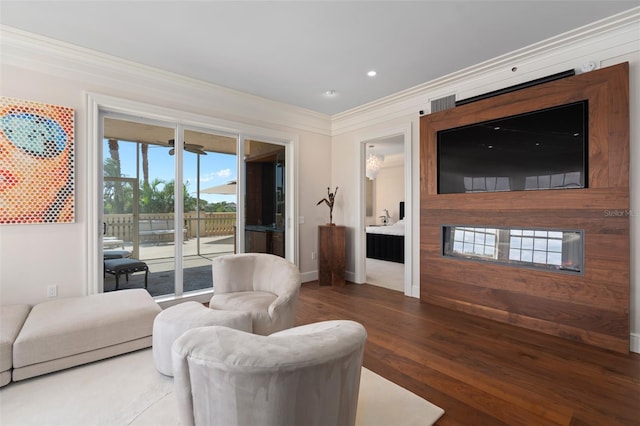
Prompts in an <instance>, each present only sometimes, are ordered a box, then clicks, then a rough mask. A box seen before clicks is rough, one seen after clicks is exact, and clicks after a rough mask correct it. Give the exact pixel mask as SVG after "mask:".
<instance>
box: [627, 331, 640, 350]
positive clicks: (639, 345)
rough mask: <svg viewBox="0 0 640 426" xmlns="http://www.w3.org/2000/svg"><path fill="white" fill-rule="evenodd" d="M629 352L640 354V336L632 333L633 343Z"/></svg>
mask: <svg viewBox="0 0 640 426" xmlns="http://www.w3.org/2000/svg"><path fill="white" fill-rule="evenodd" d="M629 350H630V351H631V352H635V353H638V354H640V334H638V333H631V342H630V344H629Z"/></svg>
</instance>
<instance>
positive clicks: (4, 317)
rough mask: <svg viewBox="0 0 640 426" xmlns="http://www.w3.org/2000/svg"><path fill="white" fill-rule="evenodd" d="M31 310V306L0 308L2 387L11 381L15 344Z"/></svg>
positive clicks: (0, 371) (0, 381) (0, 370)
mask: <svg viewBox="0 0 640 426" xmlns="http://www.w3.org/2000/svg"><path fill="white" fill-rule="evenodd" d="M30 310H31V306H29V305H5V306H0V386H4V385H6V384H7V383H9V382H10V381H11V368H12V367H13V343H14V342H15V340H16V338H17V337H18V333H19V332H20V330H21V329H22V326H23V324H24V322H25V320H26V319H27V316H28V315H29V311H30Z"/></svg>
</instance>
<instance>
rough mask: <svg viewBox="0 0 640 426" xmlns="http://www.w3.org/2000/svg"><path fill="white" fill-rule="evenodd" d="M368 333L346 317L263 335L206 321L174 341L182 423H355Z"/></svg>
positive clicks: (286, 425)
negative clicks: (207, 323) (205, 325)
mask: <svg viewBox="0 0 640 426" xmlns="http://www.w3.org/2000/svg"><path fill="white" fill-rule="evenodd" d="M366 339H367V333H366V331H365V329H364V327H363V326H362V325H360V324H358V323H357V322H353V321H346V320H338V321H324V322H319V323H315V324H309V325H304V326H300V327H295V328H290V329H287V330H284V331H281V332H278V333H274V334H271V335H269V336H258V335H255V334H251V333H247V332H245V331H241V330H234V329H231V328H227V327H221V326H211V327H200V328H195V329H191V330H189V331H187V332H186V333H184V334H183V335H182V336H180V337H179V338H178V339H177V340H176V341H175V343H174V344H173V347H172V352H173V353H172V360H173V371H174V378H175V381H174V384H175V388H174V389H175V394H176V397H177V401H178V415H179V420H180V423H181V424H182V425H185V426H188V425H212V426H215V425H220V426H240V425H261V426H297V425H305V426H314V425H315V426H324V425H336V426H352V425H354V424H355V420H356V412H357V405H358V394H359V391H360V372H361V369H362V356H363V351H364V344H365V341H366Z"/></svg>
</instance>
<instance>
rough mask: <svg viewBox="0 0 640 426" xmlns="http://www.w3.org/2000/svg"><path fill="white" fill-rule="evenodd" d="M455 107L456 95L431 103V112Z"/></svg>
mask: <svg viewBox="0 0 640 426" xmlns="http://www.w3.org/2000/svg"><path fill="white" fill-rule="evenodd" d="M455 106H456V95H449V96H445V97H443V98H440V99H434V100H432V101H431V112H438V111H443V110H445V109H449V108H453V107H455Z"/></svg>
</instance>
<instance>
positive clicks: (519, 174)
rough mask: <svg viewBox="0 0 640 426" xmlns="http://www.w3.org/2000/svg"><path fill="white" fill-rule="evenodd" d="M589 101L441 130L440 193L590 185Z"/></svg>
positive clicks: (439, 139) (439, 145)
mask: <svg viewBox="0 0 640 426" xmlns="http://www.w3.org/2000/svg"><path fill="white" fill-rule="evenodd" d="M587 107H588V105H587V101H581V102H575V103H572V104H567V105H562V106H558V107H553V108H547V109H543V110H538V111H533V112H528V113H525V114H519V115H513V116H510V117H505V118H500V119H497V120H491V121H485V122H482V123H476V124H472V125H467V126H462V127H456V128H453V129H447V130H441V131H439V132H438V134H437V138H438V140H437V142H438V193H439V194H455V193H465V192H496V191H527V190H543V189H567V188H586V187H587V175H588V173H587V170H588V169H587V159H588V149H587V140H588V137H587V128H588V111H587Z"/></svg>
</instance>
